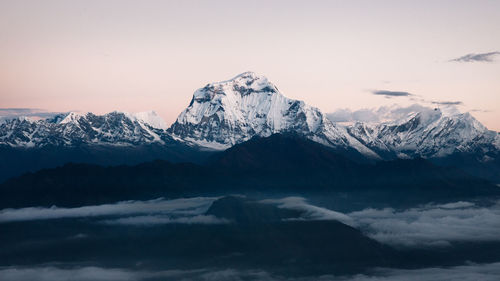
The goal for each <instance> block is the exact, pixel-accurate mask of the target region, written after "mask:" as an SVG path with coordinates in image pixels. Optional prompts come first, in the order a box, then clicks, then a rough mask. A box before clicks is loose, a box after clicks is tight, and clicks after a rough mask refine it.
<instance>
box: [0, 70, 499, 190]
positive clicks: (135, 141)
mask: <svg viewBox="0 0 500 281" xmlns="http://www.w3.org/2000/svg"><path fill="white" fill-rule="evenodd" d="M371 113H372V115H376V116H375V117H376V118H374V117H373V116H372V118H369V119H367V120H355V119H349V120H338V114H335V113H334V114H325V113H323V112H321V111H320V110H319V109H318V108H315V107H312V106H309V105H307V104H305V103H304V102H303V101H299V100H293V99H289V98H287V97H285V96H284V95H283V94H282V93H280V91H279V90H278V88H277V87H276V86H275V85H274V84H272V83H271V82H270V81H269V80H268V79H267V78H266V77H264V76H260V75H257V74H255V73H253V72H245V73H242V74H240V75H238V76H236V77H234V78H233V79H230V80H227V81H222V82H216V83H210V84H207V85H206V86H205V87H203V88H200V89H198V90H197V91H195V93H194V95H193V98H192V100H191V102H190V104H189V106H188V107H187V108H186V109H185V110H184V111H183V112H182V113H181V114H180V115H179V116H178V118H177V120H176V121H175V122H174V123H173V124H172V125H171V126H170V127H168V126H167V125H166V123H165V122H164V121H163V120H162V119H161V118H160V117H159V116H158V115H157V114H156V113H154V112H144V113H136V114H130V113H125V112H111V113H108V114H105V115H95V114H93V113H75V112H70V113H65V114H59V115H55V116H53V117H51V118H48V119H42V120H34V119H31V118H27V117H18V118H13V119H7V120H3V121H1V123H0V156H1V157H2V159H4V160H5V161H3V162H4V164H3V165H4V166H5V167H1V168H3V169H2V170H3V172H2V174H1V175H0V180H1V179H6V178H8V177H11V176H15V175H19V174H21V173H23V172H26V171H30V170H36V169H40V168H45V167H54V166H57V165H62V164H64V163H67V162H89V163H97V164H111V165H113V164H134V163H140V162H144V161H149V160H153V159H155V158H159V159H165V160H169V161H174V162H186V161H189V162H202V161H205V160H206V159H207V157H209V155H210V154H211V153H214V152H216V151H221V150H225V149H228V148H230V147H232V146H234V145H236V144H239V143H243V142H245V141H248V140H250V139H251V138H253V137H269V136H271V135H273V134H276V133H293V134H295V135H298V136H301V137H304V138H307V139H310V140H312V141H314V142H317V143H319V144H322V145H324V146H327V147H329V148H332V149H334V150H335V151H336V152H338V153H339V154H342V155H344V156H346V157H348V158H350V159H355V160H356V161H361V162H376V161H381V160H393V159H414V158H420V157H422V158H426V159H429V160H432V161H434V162H435V163H437V164H443V165H454V166H459V167H462V168H464V169H466V170H467V171H468V172H470V173H472V174H477V175H478V176H481V177H483V178H487V179H490V180H493V181H498V182H500V178H499V176H498V175H499V174H500V135H499V133H498V132H494V131H490V130H488V129H487V128H486V127H485V126H483V125H482V124H481V123H480V122H479V121H477V120H476V119H475V118H474V117H473V116H472V115H470V114H469V113H460V112H457V111H449V110H446V109H440V108H428V107H424V106H418V105H413V106H410V107H407V108H397V107H393V108H382V109H379V110H378V111H373V112H371ZM345 121H349V122H345ZM61 151H65V153H64V156H61V155H62V154H61V153H59V152H61ZM68 151H69V152H68ZM124 152H126V153H124ZM98 154H101V155H102V154H104V155H106V157H99V156H97V155H98ZM29 159H31V160H29ZM33 159H34V160H33ZM7 163H8V164H7Z"/></svg>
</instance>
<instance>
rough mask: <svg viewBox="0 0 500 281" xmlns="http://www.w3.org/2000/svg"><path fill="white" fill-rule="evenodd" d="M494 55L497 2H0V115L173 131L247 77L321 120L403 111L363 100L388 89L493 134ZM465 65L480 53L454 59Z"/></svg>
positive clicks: (496, 117) (499, 70)
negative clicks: (205, 101) (68, 115)
mask: <svg viewBox="0 0 500 281" xmlns="http://www.w3.org/2000/svg"><path fill="white" fill-rule="evenodd" d="M496 52H500V1H478V0H475V1H472V0H471V1H457V0H454V1H436V0H434V1H401V0H399V1H347V0H346V1H270V0H268V1H235V0H233V1H214V0H212V1H187V0H182V1H124V0H117V1H38V0H34V1H22V0H13V1H7V0H0V108H38V109H44V110H48V111H55V112H64V111H71V110H73V111H92V112H95V113H105V112H110V111H113V110H118V111H129V112H138V111H146V110H155V111H156V112H158V113H159V114H160V115H161V116H162V117H164V118H165V120H166V121H167V122H168V123H171V122H173V121H174V120H175V118H176V117H177V115H178V114H179V113H180V112H181V111H182V110H183V109H184V108H185V107H186V106H187V105H188V104H189V101H190V100H191V97H192V94H193V92H194V91H195V90H196V89H198V88H200V87H203V86H204V85H206V84H207V83H209V82H214V81H220V80H227V79H229V78H231V77H233V76H236V75H237V74H239V73H241V72H245V71H249V70H250V71H254V72H256V73H258V74H262V75H265V76H267V77H268V78H269V80H270V81H272V82H273V83H274V84H275V85H276V86H277V87H278V88H279V89H280V91H281V92H282V93H283V94H284V95H285V96H287V97H290V98H294V99H300V100H304V101H305V102H307V103H308V104H310V105H313V106H316V107H319V108H320V109H321V110H323V111H324V112H331V111H334V110H335V109H338V108H350V109H353V110H355V109H360V108H373V107H378V106H381V105H389V104H393V103H399V104H402V105H406V104H409V103H413V102H412V101H411V100H410V99H409V97H407V96H404V95H403V96H401V95H400V96H396V97H392V98H386V96H384V95H374V94H373V92H374V91H392V92H400V93H410V94H412V96H410V97H411V98H413V99H417V100H425V101H427V102H430V101H435V102H450V101H451V102H462V103H463V105H460V106H459V108H460V109H461V110H462V111H472V114H473V115H474V116H475V117H476V118H478V119H479V120H480V121H481V122H482V123H483V124H485V125H486V126H487V127H488V128H490V129H494V130H497V131H500V53H496ZM488 53H489V54H488ZM467 54H486V55H479V56H469V57H465V58H464V59H462V60H461V61H453V59H456V58H460V57H463V56H465V55H467ZM382 93H383V92H382Z"/></svg>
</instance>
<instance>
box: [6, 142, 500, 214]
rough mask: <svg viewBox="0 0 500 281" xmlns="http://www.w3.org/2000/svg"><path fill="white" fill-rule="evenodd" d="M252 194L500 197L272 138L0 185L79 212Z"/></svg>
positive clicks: (465, 183) (456, 174)
mask: <svg viewBox="0 0 500 281" xmlns="http://www.w3.org/2000/svg"><path fill="white" fill-rule="evenodd" d="M247 192H258V193H265V194H273V193H283V192H284V193H291V194H297V193H298V194H307V193H323V194H324V195H325V196H326V195H328V194H329V193H339V192H340V193H348V194H354V193H356V192H357V193H359V194H360V195H359V196H361V197H363V196H364V197H366V198H367V200H372V201H374V202H386V203H394V204H416V203H422V202H429V201H449V200H457V199H462V198H467V199H470V198H474V197H478V196H492V195H500V189H499V188H498V187H496V186H495V185H492V184H489V183H488V182H486V181H484V180H481V179H477V178H474V177H472V176H469V175H467V174H466V173H464V172H462V171H461V170H459V169H455V168H443V167H438V166H435V165H434V164H432V163H430V162H428V161H426V160H423V159H414V160H395V161H387V162H378V163H376V164H359V163H355V162H352V161H350V160H348V159H346V158H345V157H343V156H341V155H338V154H336V153H335V152H334V151H332V150H330V149H327V148H325V147H324V146H321V145H318V144H316V143H313V142H311V141H309V140H304V139H301V138H298V137H296V136H289V135H274V136H271V137H269V138H261V139H252V140H250V141H248V142H246V143H243V144H240V145H238V146H235V147H233V148H230V149H228V150H226V151H225V152H223V153H221V154H220V155H218V156H217V157H215V158H214V159H212V161H211V162H210V163H209V164H207V165H206V166H201V165H196V164H185V163H184V164H183V163H180V164H173V163H169V162H165V161H154V162H149V163H144V164H139V165H136V166H117V167H100V166H96V165H87V164H71V165H65V166H63V167H60V168H55V169H47V170H42V171H39V172H36V173H30V174H26V175H24V176H21V177H18V178H14V179H11V180H8V181H7V182H5V183H4V184H2V185H0V206H1V208H5V207H21V206H33V205H45V206H51V205H53V204H56V205H61V206H80V205H85V204H100V203H106V202H116V201H119V200H139V199H151V198H155V197H162V196H163V197H169V198H172V197H179V196H196V195H213V194H224V195H225V194H231V193H247Z"/></svg>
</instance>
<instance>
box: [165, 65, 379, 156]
mask: <svg viewBox="0 0 500 281" xmlns="http://www.w3.org/2000/svg"><path fill="white" fill-rule="evenodd" d="M169 132H170V133H172V134H173V135H174V136H175V137H178V138H180V139H183V140H185V141H189V142H192V143H194V144H197V145H200V146H205V147H212V148H215V149H225V148H229V147H231V146H232V145H234V144H237V143H241V142H243V141H246V140H248V139H250V138H252V137H254V136H262V137H266V136H270V135H272V134H274V133H282V132H293V133H297V134H300V135H303V136H305V137H307V138H309V139H312V140H314V141H317V142H320V143H322V144H325V145H328V146H332V147H337V148H343V149H348V148H350V149H355V150H357V151H359V152H360V153H362V154H363V155H365V156H368V157H372V158H377V157H378V155H377V154H376V153H374V152H373V151H371V150H370V149H368V148H367V147H366V146H364V145H362V144H361V143H360V142H359V141H358V140H356V139H355V138H353V137H352V136H350V135H349V134H348V133H347V131H346V128H344V127H343V126H337V125H336V124H334V123H333V122H331V121H330V120H328V118H326V116H325V115H324V114H323V113H322V112H321V111H319V109H317V108H315V107H312V106H309V105H307V104H305V103H304V102H303V101H299V100H293V99H289V98H286V97H285V96H283V95H282V94H281V93H280V92H279V90H278V88H277V87H276V86H275V85H273V84H272V83H271V82H269V81H268V79H267V78H266V77H264V76H259V75H257V74H255V73H253V72H245V73H242V74H240V75H238V76H236V77H234V78H233V79H231V80H227V81H222V82H217V83H210V84H208V85H206V86H205V87H203V88H201V89H198V90H197V91H196V92H195V93H194V95H193V98H192V100H191V103H190V104H189V106H188V107H187V108H186V109H185V110H184V111H183V112H182V113H181V114H180V115H179V117H178V118H177V120H176V121H175V123H174V124H173V125H172V126H171V127H170V129H169Z"/></svg>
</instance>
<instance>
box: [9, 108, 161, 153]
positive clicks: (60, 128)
mask: <svg viewBox="0 0 500 281" xmlns="http://www.w3.org/2000/svg"><path fill="white" fill-rule="evenodd" d="M159 118H160V117H159V116H158V115H156V113H154V112H147V113H139V114H136V115H135V114H129V113H124V112H111V113H108V114H105V115H95V114H93V113H85V114H81V113H76V112H69V113H65V114H59V115H56V116H54V117H52V118H49V119H43V120H35V119H30V118H26V117H19V118H14V119H10V120H4V121H3V122H2V123H1V124H0V144H4V145H8V146H12V147H43V146H46V145H53V146H60V145H62V146H74V145H80V144H100V145H115V146H116V145H118V146H122V145H139V144H147V143H154V142H157V143H163V140H162V138H163V137H164V135H165V131H164V130H163V128H161V126H163V125H162V123H161V122H159V121H158V119H159ZM162 121H163V120H162ZM149 122H151V123H149ZM159 127H160V128H159Z"/></svg>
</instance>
